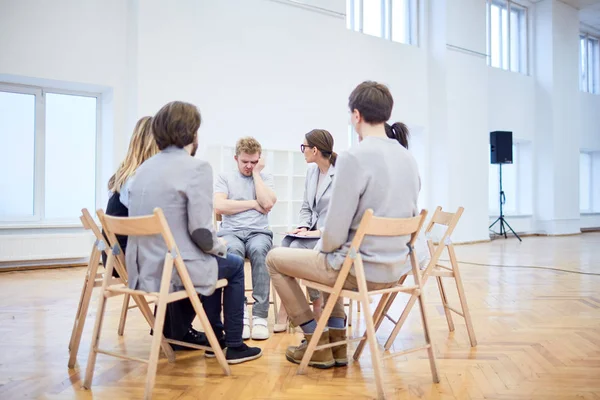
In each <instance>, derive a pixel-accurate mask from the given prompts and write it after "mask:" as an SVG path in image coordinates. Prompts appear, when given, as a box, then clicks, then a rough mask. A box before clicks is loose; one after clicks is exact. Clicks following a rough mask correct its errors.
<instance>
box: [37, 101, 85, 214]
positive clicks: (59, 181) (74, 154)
mask: <svg viewBox="0 0 600 400" xmlns="http://www.w3.org/2000/svg"><path fill="white" fill-rule="evenodd" d="M45 138H46V155H45V157H46V166H45V167H46V169H45V171H46V184H45V194H46V196H45V197H46V198H45V217H46V218H47V219H64V218H76V217H77V216H78V215H79V214H80V210H81V209H82V208H83V207H87V208H88V209H90V210H94V209H95V206H96V201H95V199H96V98H95V97H83V96H73V95H63V94H55V93H48V94H47V95H46V136H45Z"/></svg>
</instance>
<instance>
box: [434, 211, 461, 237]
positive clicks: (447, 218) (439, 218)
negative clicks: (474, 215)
mask: <svg viewBox="0 0 600 400" xmlns="http://www.w3.org/2000/svg"><path fill="white" fill-rule="evenodd" d="M464 210H465V209H464V208H463V207H458V209H457V210H456V212H455V213H449V212H445V211H442V207H440V206H438V207H437V208H436V209H435V212H434V213H433V216H432V217H431V220H430V221H429V224H428V225H427V229H425V234H426V235H427V234H430V233H431V231H432V230H433V228H434V226H435V225H436V224H437V225H442V226H445V227H447V229H446V233H447V235H446V236H450V235H451V234H452V232H454V228H456V224H457V223H458V220H459V219H460V217H461V216H462V213H463V211H464Z"/></svg>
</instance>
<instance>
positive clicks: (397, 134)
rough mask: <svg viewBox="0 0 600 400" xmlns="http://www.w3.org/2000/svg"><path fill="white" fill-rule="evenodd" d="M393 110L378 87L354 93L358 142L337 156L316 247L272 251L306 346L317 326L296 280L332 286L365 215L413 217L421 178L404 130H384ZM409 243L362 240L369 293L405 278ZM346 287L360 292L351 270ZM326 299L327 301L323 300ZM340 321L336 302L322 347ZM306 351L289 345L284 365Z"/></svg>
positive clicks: (326, 355)
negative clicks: (409, 149) (368, 213)
mask: <svg viewBox="0 0 600 400" xmlns="http://www.w3.org/2000/svg"><path fill="white" fill-rule="evenodd" d="M393 104H394V103H393V99H392V95H391V93H390V91H389V90H388V88H387V87H386V86H384V85H382V84H379V83H376V82H363V83H362V84H360V85H359V86H358V87H356V89H354V91H353V92H352V94H351V95H350V99H349V107H350V112H351V114H352V117H351V118H352V124H353V125H354V128H355V130H356V132H357V133H358V135H359V139H360V141H361V142H360V143H359V144H358V145H357V146H355V147H353V148H351V149H350V150H349V151H348V152H346V153H342V154H340V156H339V157H338V161H337V163H336V177H335V180H334V181H333V187H332V193H331V200H330V202H329V211H328V213H327V217H326V219H325V229H324V230H323V232H322V236H321V239H320V241H319V243H318V244H317V246H316V248H315V250H304V249H290V248H277V249H274V250H272V251H271V252H270V253H269V255H268V257H267V266H268V268H269V273H270V274H271V278H272V279H273V285H274V286H275V289H276V290H277V293H278V294H279V296H280V298H281V302H282V303H283V305H284V307H285V308H286V310H287V312H288V315H289V317H290V319H291V320H292V322H293V324H294V325H296V326H300V327H301V328H302V330H303V332H304V334H305V336H306V338H307V342H308V341H309V340H310V338H311V337H312V333H313V332H314V330H315V328H316V326H317V324H316V322H315V320H314V315H313V312H312V311H311V309H310V307H309V305H308V303H307V301H306V297H305V296H304V294H303V292H302V289H301V288H300V286H299V284H298V282H297V281H296V279H295V278H303V279H308V280H312V281H316V282H321V283H323V284H326V285H329V286H333V285H334V283H335V281H336V279H337V277H338V274H339V270H340V268H341V266H342V263H343V261H344V259H345V257H346V255H347V254H348V249H349V248H350V244H351V242H352V240H353V238H354V235H355V234H356V231H357V229H358V226H359V224H360V220H361V219H362V216H363V214H364V212H365V211H366V210H367V209H373V211H374V213H375V216H377V217H388V218H409V217H413V216H415V215H417V211H418V209H417V198H418V195H419V191H420V181H419V172H418V168H417V163H416V161H415V159H414V157H413V156H412V155H411V154H410V153H409V152H408V150H407V147H408V142H407V135H408V131H407V130H405V129H400V128H401V124H394V125H393V126H390V125H388V124H387V123H386V121H388V120H389V119H390V116H391V113H392V107H393ZM405 144H406V146H403V145H405ZM405 147H406V148H405ZM408 241H409V238H408V237H381V236H377V237H375V236H366V237H365V238H364V240H363V242H362V245H361V247H360V253H361V257H362V259H363V264H364V268H365V276H366V280H367V287H368V288H369V289H370V290H376V289H382V288H386V287H390V286H392V285H394V284H395V283H397V282H398V280H399V279H400V277H401V276H402V275H404V274H405V273H406V272H407V270H408V269H409V268H410V264H407V263H405V261H406V258H407V255H408V247H407V245H406V244H407V243H408ZM344 288H346V289H356V288H357V282H356V278H355V277H354V275H353V272H352V270H351V272H350V275H349V276H348V278H347V279H346V282H345V285H344ZM324 297H327V296H326V295H325V294H324ZM326 301H327V300H326V299H325V302H326ZM345 317H346V315H345V313H344V308H343V304H342V299H341V298H339V299H338V301H337V303H336V305H335V307H334V309H333V312H332V313H331V317H330V318H329V320H328V323H327V326H328V330H327V331H325V332H323V335H322V336H321V339H320V340H319V345H323V344H327V343H329V342H330V338H331V342H338V341H341V340H344V339H345V338H346V330H345ZM305 350H306V342H303V343H302V344H301V345H300V346H297V347H295V346H292V347H290V348H288V350H287V352H286V358H287V359H288V360H289V361H291V362H294V363H300V362H301V361H302V357H303V355H304V352H305ZM346 353H347V349H346V345H341V346H335V347H333V348H326V349H323V350H319V351H315V352H314V354H313V356H312V358H311V361H310V362H309V365H312V366H314V367H319V368H329V367H332V366H334V365H338V366H342V365H346V364H347V363H348V358H347V354H346Z"/></svg>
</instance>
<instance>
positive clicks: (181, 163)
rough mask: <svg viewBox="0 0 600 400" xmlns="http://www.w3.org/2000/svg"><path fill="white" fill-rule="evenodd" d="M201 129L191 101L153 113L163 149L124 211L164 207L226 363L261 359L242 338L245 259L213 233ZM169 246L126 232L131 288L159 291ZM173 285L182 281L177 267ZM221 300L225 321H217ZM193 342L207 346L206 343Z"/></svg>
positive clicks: (190, 315) (143, 171)
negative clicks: (201, 154) (221, 284)
mask: <svg viewBox="0 0 600 400" xmlns="http://www.w3.org/2000/svg"><path fill="white" fill-rule="evenodd" d="M199 128H200V112H199V111H198V109H197V108H196V106H194V105H192V104H189V103H183V102H172V103H169V104H167V105H165V106H164V107H163V108H161V109H160V111H159V112H158V113H157V114H156V115H155V116H154V118H153V120H152V133H153V134H154V139H155V140H156V144H157V145H158V148H159V149H160V153H158V154H157V155H155V156H154V157H152V158H150V159H149V160H147V161H146V162H144V164H142V165H141V166H140V167H139V168H138V170H137V172H136V175H135V179H134V181H133V182H132V184H131V186H130V189H129V216H130V217H135V216H142V215H149V214H152V212H153V210H154V208H156V207H160V208H162V210H163V212H164V214H165V217H166V219H167V222H168V224H169V227H170V229H171V231H172V233H173V236H174V238H175V243H177V247H178V248H179V253H180V254H181V257H182V258H183V261H184V262H185V265H186V267H187V270H188V273H189V275H190V278H191V280H192V282H193V284H194V287H195V288H196V291H197V292H198V293H199V294H200V295H202V296H203V297H202V304H203V307H204V309H205V311H206V314H207V317H208V319H209V321H210V324H211V326H212V328H213V330H214V332H215V335H216V336H217V339H219V342H220V343H221V346H222V347H223V348H225V347H227V350H226V352H225V357H226V359H227V362H228V363H230V364H237V363H240V362H244V361H249V360H253V359H255V358H258V357H260V356H261V354H262V352H261V350H260V349H259V348H257V347H248V346H247V345H246V344H244V343H243V341H242V329H243V328H242V317H243V308H244V260H243V259H242V258H240V257H238V256H236V255H233V254H227V249H226V246H225V243H224V242H223V241H222V240H220V239H218V238H217V236H216V234H215V231H214V226H213V222H212V220H213V217H212V216H213V205H212V198H213V191H212V187H213V172H212V168H211V166H210V164H208V163H207V162H205V161H202V160H199V159H197V158H194V157H193V156H194V154H195V153H196V149H197V148H198V129H199ZM167 250H170V249H167V248H166V246H165V243H164V240H163V238H162V237H160V236H156V235H155V236H132V237H129V240H128V249H127V255H126V260H127V272H128V274H129V286H130V287H131V288H134V289H142V290H145V291H149V292H158V291H159V289H160V283H161V277H162V270H163V264H164V259H165V254H166V252H167ZM217 279H227V280H228V284H227V286H225V288H223V289H217V290H215V287H216V283H217ZM171 285H172V287H173V288H180V287H182V286H183V284H182V282H181V279H180V278H179V276H178V275H177V273H176V272H175V273H174V275H173V280H172V282H171ZM221 298H223V308H224V312H223V314H224V318H225V326H223V322H222V321H221ZM188 303H189V302H188ZM184 311H185V312H184ZM195 316H196V313H195V311H194V309H193V308H192V306H191V303H189V307H188V308H187V309H186V310H181V316H180V320H181V324H182V325H183V327H185V329H187V327H189V326H190V325H191V324H192V321H193V320H194V318H195ZM223 331H225V332H223ZM223 333H225V336H223ZM195 344H204V345H205V346H209V344H208V340H207V341H206V343H195ZM206 356H207V357H211V356H212V357H214V353H212V352H207V354H206Z"/></svg>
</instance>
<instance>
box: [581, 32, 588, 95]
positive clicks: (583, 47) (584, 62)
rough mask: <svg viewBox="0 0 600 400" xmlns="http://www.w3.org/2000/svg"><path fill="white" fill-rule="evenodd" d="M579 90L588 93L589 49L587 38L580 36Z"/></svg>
mask: <svg viewBox="0 0 600 400" xmlns="http://www.w3.org/2000/svg"><path fill="white" fill-rule="evenodd" d="M579 68H580V70H579V89H580V90H582V91H584V92H587V48H586V39H585V36H579Z"/></svg>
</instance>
